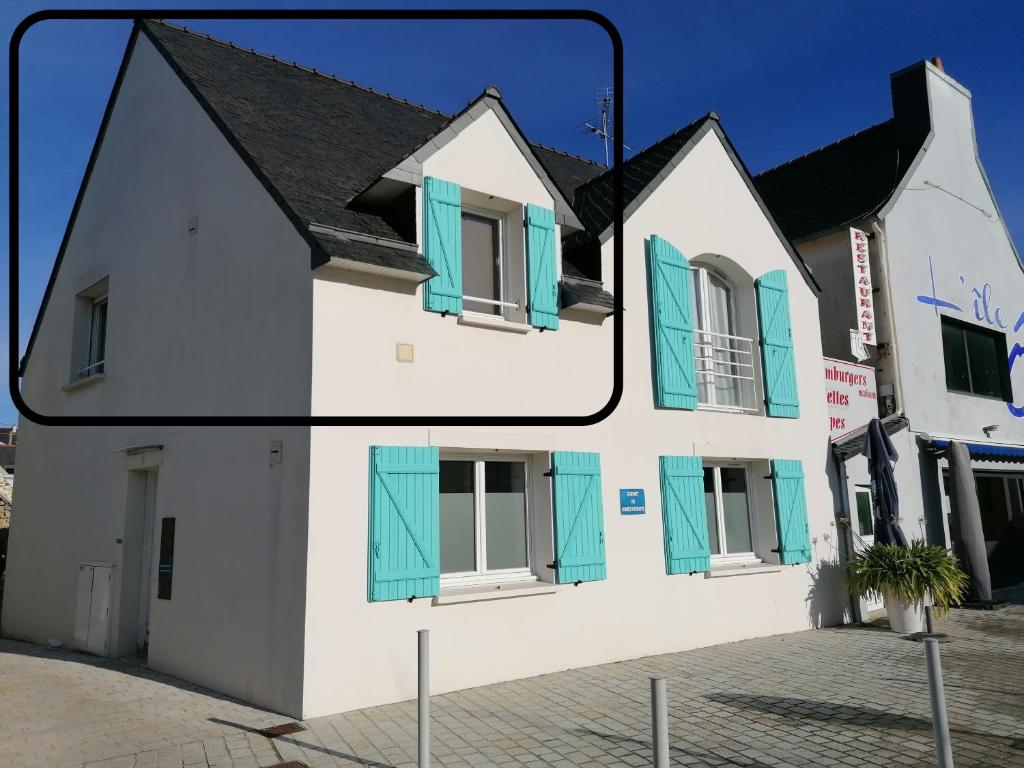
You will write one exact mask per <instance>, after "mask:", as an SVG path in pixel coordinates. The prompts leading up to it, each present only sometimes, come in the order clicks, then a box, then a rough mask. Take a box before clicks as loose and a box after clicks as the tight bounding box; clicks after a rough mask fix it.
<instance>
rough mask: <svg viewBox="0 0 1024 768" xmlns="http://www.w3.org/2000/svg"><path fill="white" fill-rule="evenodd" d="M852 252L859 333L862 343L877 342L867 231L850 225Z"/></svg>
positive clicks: (857, 329)
mask: <svg viewBox="0 0 1024 768" xmlns="http://www.w3.org/2000/svg"><path fill="white" fill-rule="evenodd" d="M850 252H851V254H852V255H853V284H854V287H855V289H856V302H857V303H856V306H857V328H856V331H857V334H858V335H859V340H860V343H861V344H877V343H878V337H877V336H876V335H875V297H874V295H873V293H872V285H871V256H870V254H869V252H868V235H867V233H866V232H864V231H862V230H859V229H854V228H853V227H850Z"/></svg>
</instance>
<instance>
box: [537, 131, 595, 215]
mask: <svg viewBox="0 0 1024 768" xmlns="http://www.w3.org/2000/svg"><path fill="white" fill-rule="evenodd" d="M532 146H533V151H534V152H535V153H536V155H537V159H538V160H540V163H541V165H543V166H544V169H545V170H546V171H547V172H548V175H549V176H550V177H551V179H552V180H553V181H554V182H555V184H557V185H558V188H559V189H560V190H561V191H562V194H563V195H565V199H566V200H568V201H569V202H570V203H571V202H572V201H573V193H574V192H575V191H576V189H577V188H578V187H580V186H581V185H583V184H584V183H586V182H588V181H590V180H591V179H595V178H597V177H598V176H600V175H601V174H603V173H605V172H606V171H607V170H608V169H607V168H605V167H604V166H603V165H600V164H599V163H595V162H593V161H592V160H587V159H585V158H582V157H577V156H576V155H570V154H567V153H566V152H562V151H561V150H559V149H553V148H551V147H546V146H544V145H543V144H533V145H532ZM573 207H574V208H575V206H573Z"/></svg>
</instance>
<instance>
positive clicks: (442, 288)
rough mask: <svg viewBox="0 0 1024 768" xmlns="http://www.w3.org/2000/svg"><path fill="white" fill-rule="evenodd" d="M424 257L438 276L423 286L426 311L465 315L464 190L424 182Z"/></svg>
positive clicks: (445, 183)
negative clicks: (463, 294) (463, 295)
mask: <svg viewBox="0 0 1024 768" xmlns="http://www.w3.org/2000/svg"><path fill="white" fill-rule="evenodd" d="M423 256H424V258H426V260H427V262H428V263H429V264H430V266H432V267H433V268H434V271H435V272H437V275H435V276H434V277H432V278H430V279H429V280H427V282H426V283H424V285H423V308H424V309H425V310H427V311H429V312H450V313H451V314H453V315H458V314H461V313H462V188H461V187H460V186H459V185H458V184H456V183H454V182H452V181H442V180H441V179H435V178H433V177H432V176H427V177H425V178H424V179H423Z"/></svg>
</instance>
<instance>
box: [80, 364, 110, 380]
mask: <svg viewBox="0 0 1024 768" xmlns="http://www.w3.org/2000/svg"><path fill="white" fill-rule="evenodd" d="M105 362H106V360H97V361H96V362H95V363H91V364H90V365H87V366H85V367H84V368H79V369H78V378H80V379H84V378H86V377H87V376H92V375H93V374H94V373H103V364H104V363H105Z"/></svg>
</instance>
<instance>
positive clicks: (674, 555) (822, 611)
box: [3, 22, 845, 717]
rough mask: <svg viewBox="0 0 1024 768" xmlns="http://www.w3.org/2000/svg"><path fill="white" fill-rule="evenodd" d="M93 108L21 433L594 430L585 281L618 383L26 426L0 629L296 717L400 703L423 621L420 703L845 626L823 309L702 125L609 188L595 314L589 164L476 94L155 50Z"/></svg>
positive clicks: (585, 391) (392, 406)
mask: <svg viewBox="0 0 1024 768" xmlns="http://www.w3.org/2000/svg"><path fill="white" fill-rule="evenodd" d="M119 83H120V84H119V87H118V88H117V89H116V91H115V96H114V97H113V99H112V107H111V108H110V110H109V115H108V118H107V119H106V120H105V125H104V128H103V130H102V131H101V139H100V141H99V143H98V149H97V151H96V153H95V155H94V158H93V161H92V162H91V163H90V169H89V171H88V172H87V178H86V182H85V183H84V184H83V191H82V193H81V195H80V200H79V203H78V204H77V205H76V210H75V213H74V214H73V216H72V221H71V223H70V224H69V229H68V235H67V236H66V238H65V243H64V245H63V246H62V250H61V253H60V255H59V257H58V264H57V267H56V268H55V270H54V276H53V278H52V280H51V285H50V288H49V289H48V294H47V299H46V300H45V302H44V307H43V310H42V311H41V314H40V318H39V320H38V322H37V325H36V328H35V330H34V334H33V341H32V343H31V344H30V347H29V351H28V353H27V354H26V359H25V361H24V364H23V392H24V397H25V399H26V401H27V402H28V404H29V405H30V406H32V407H34V408H36V409H38V410H39V411H41V412H44V413H49V414H57V413H60V414H96V415H103V414H124V413H131V412H139V411H143V412H145V411H151V410H152V409H153V408H154V407H156V408H160V409H162V410H163V412H166V413H182V414H195V413H225V412H232V413H242V414H255V415H259V414H283V413H293V414H310V413H312V414H345V413H367V414H374V413H381V414H390V415H402V414H410V415H424V414H431V413H436V414H438V415H439V417H443V416H444V415H446V414H456V415H479V414H502V415H517V414H519V415H523V416H528V415H543V414H558V415H563V416H564V415H587V414H589V413H593V412H596V411H597V410H599V409H600V408H602V407H603V406H604V405H605V404H606V403H607V402H608V400H609V398H610V395H611V373H612V336H613V332H614V323H615V322H616V319H615V318H614V317H609V315H610V314H611V312H612V308H613V298H612V297H613V295H615V294H616V293H621V296H622V301H623V305H624V307H625V309H626V311H625V312H624V313H623V315H622V320H621V322H622V323H623V333H624V346H623V349H624V352H625V365H624V373H625V381H624V389H623V393H622V398H621V401H620V402H619V404H618V406H617V408H616V409H615V410H614V412H613V413H612V414H611V415H610V416H609V417H608V418H606V419H604V420H603V421H601V422H599V423H597V424H595V425H593V426H589V427H551V426H530V424H529V420H528V419H524V426H521V427H520V426H515V427H458V428H456V427H450V426H444V421H445V419H443V418H438V422H439V424H438V426H437V427H411V426H408V427H403V426H387V427H381V426H356V427H346V428H326V427H314V428H303V427H286V428H281V427H259V426H254V427H245V428H237V429H230V430H228V429H213V428H208V429H207V428H178V427H174V428H171V427H169V428H158V427H108V428H102V429H58V428H41V427H38V426H36V425H34V424H32V423H30V422H25V423H23V425H22V433H21V435H20V447H21V451H22V456H21V470H20V474H19V483H18V511H17V513H16V514H15V516H14V521H13V528H12V541H11V557H10V564H9V573H8V589H7V597H6V599H5V605H4V607H3V627H4V632H5V633H6V634H8V635H10V636H12V637H20V638H25V639H30V640H33V641H36V642H41V641H46V640H47V639H49V638H52V637H55V638H60V639H63V640H64V641H65V642H67V643H68V644H69V645H73V646H75V647H79V648H82V649H85V650H89V651H91V652H94V653H98V654H101V655H121V654H127V653H134V652H136V651H137V650H138V649H144V650H145V651H146V653H147V663H148V664H149V665H151V666H153V667H154V668H156V669H159V670H162V671H165V672H168V673H171V674H175V675H178V676H180V677H183V678H186V679H188V680H192V681H195V682H198V683H201V684H204V685H207V686H210V687H212V688H214V689H217V690H220V691H223V692H225V693H229V694H232V695H235V696H238V697H241V698H243V699H245V700H248V701H251V702H254V703H257V704H260V705H263V706H266V707H269V708H272V709H275V710H278V711H281V712H285V713H288V714H291V715H294V716H303V717H309V716H315V715H321V714H326V713H330V712H335V711H342V710H348V709H353V708H358V707H365V706H371V705H375V704H381V703H385V702H391V701H397V700H401V699H407V698H411V697H412V696H413V695H414V694H415V679H416V675H415V663H416V659H415V652H414V649H415V631H416V630H417V629H421V628H429V629H431V630H432V633H433V634H432V670H431V674H432V685H433V690H434V691H435V692H441V691H448V690H455V689H459V688H465V687H469V686H474V685H481V684H486V683H491V682H495V681H499V680H506V679H513V678H516V677H522V676H526V675H534V674H540V673H544V672H550V671H554V670H558V669H565V668H567V667H576V666H583V665H587V664H596V663H602V662H608V661H613V660H618V659H626V658H632V657H637V656H642V655H647V654H653V653H661V652H668V651H674V650H680V649H684V648H691V647H697V646H702V645H709V644H713V643H720V642H727V641H732V640H738V639H741V638H746V637H753V636H761V635H768V634H774V633H780V632H788V631H796V630H800V629H805V628H808V627H813V626H820V625H823V624H834V623H837V622H839V621H840V620H842V618H843V611H844V608H843V606H844V604H845V598H844V597H843V590H842V581H841V578H840V576H839V572H838V568H837V566H836V559H837V556H838V554H837V550H836V547H837V541H836V530H835V524H834V520H833V514H832V498H831V495H830V489H829V486H828V479H827V472H828V466H827V463H828V461H827V459H828V451H827V446H828V431H827V422H826V409H825V404H824V400H823V398H822V397H821V396H820V394H821V391H822V389H823V376H822V371H821V355H822V348H821V339H820V333H819V326H818V323H817V322H815V320H816V318H817V313H818V298H817V286H816V285H815V283H814V279H813V277H812V276H811V275H810V272H809V271H808V270H807V268H806V265H805V264H804V263H803V261H802V260H801V259H800V257H799V255H798V254H797V253H796V252H795V251H794V250H793V248H792V246H791V245H790V244H789V242H788V241H787V240H786V238H785V237H783V236H782V234H781V232H780V231H779V229H778V227H777V226H776V224H775V222H774V220H773V219H772V217H771V215H770V214H769V213H768V211H767V209H766V208H765V206H764V205H763V203H762V201H761V200H760V198H759V196H758V195H757V193H756V191H755V189H754V187H753V184H752V182H751V179H750V176H749V174H748V173H747V171H746V169H745V167H744V166H743V164H742V162H741V161H740V160H739V159H738V157H737V156H736V153H735V151H734V149H733V148H732V146H731V144H730V142H729V140H728V138H727V137H726V135H725V133H724V132H723V130H722V128H721V126H720V124H719V121H718V118H717V116H714V115H709V116H707V117H705V118H701V119H700V120H697V121H695V122H694V123H692V124H690V125H688V126H686V127H685V128H683V129H681V130H680V131H678V132H676V133H674V134H672V135H671V136H669V137H667V138H665V139H664V140H662V141H660V142H658V143H657V144H655V145H654V146H652V147H650V148H649V149H647V150H645V151H643V152H641V153H639V154H638V155H637V156H636V157H634V158H632V159H631V160H630V161H629V162H628V163H627V164H626V167H625V169H624V170H625V177H626V200H627V203H628V205H627V208H626V216H627V219H626V224H625V228H624V232H623V238H624V240H623V245H624V252H625V264H624V267H625V269H624V273H625V274H624V284H623V285H621V286H620V285H616V284H615V282H614V280H613V279H612V276H613V274H614V270H613V263H612V249H613V240H612V230H611V220H612V207H611V202H610V201H611V195H610V189H611V174H610V172H606V171H605V169H604V168H602V167H600V166H597V165H594V164H592V163H589V162H587V161H583V160H580V159H578V158H573V157H571V156H569V155H565V154H563V153H560V152H557V151H555V150H551V149H547V148H543V147H537V146H531V145H530V144H529V143H527V142H526V140H525V139H524V138H523V137H522V135H521V134H520V133H519V130H518V128H517V127H516V126H515V123H514V121H513V120H512V118H511V116H510V115H509V114H508V112H507V111H506V109H505V107H504V105H503V103H502V101H501V99H500V96H499V95H498V93H497V92H496V91H495V90H493V89H488V91H486V92H485V93H484V94H483V95H482V96H481V97H480V98H479V99H477V100H475V101H474V102H472V103H471V104H470V106H469V107H467V109H466V110H464V111H463V112H462V113H460V114H459V115H456V116H454V117H450V116H446V115H441V114H439V113H436V112H432V111H430V110H426V109H423V108H419V107H415V106H412V105H409V104H407V103H405V102H401V101H399V100H395V99H392V98H390V97H386V96H384V95H383V94H378V93H373V92H370V91H368V90H367V89H362V88H358V87H357V86H354V85H351V84H346V83H342V82H338V81H335V80H332V79H331V78H328V77H325V76H323V75H319V74H316V73H313V72H310V71H308V70H303V69H301V68H298V67H294V66H291V65H287V64H284V63H282V62H278V61H273V60H271V59H269V58H268V57H263V56H260V55H257V54H253V53H251V52H247V51H242V50H239V49H237V48H234V47H230V46H228V45H227V44H224V43H221V42H218V41H213V40H210V39H207V38H205V37H202V36H198V35H195V34H192V33H188V32H185V31H181V30H179V29H177V28H175V27H171V26H169V25H163V24H156V23H151V22H144V23H142V24H141V25H140V26H138V27H137V28H136V31H135V33H133V40H132V43H131V44H130V47H129V54H128V55H127V57H126V64H125V66H124V68H123V71H122V74H121V76H120V77H119ZM325 117H327V118H329V119H326V120H325V119H324V118H325ZM310 121H316V125H315V126H314V125H311V123H310ZM324 125H326V127H323V128H321V126H324ZM321 130H323V131H326V132H327V133H326V134H324V133H322V132H321ZM143 137H144V140H143ZM335 168H336V169H340V170H338V171H337V172H334V173H328V172H326V171H325V170H324V169H335ZM303 174H305V175H303ZM108 304H109V324H108V314H107V306H108ZM214 360H215V361H218V362H219V367H220V369H221V370H222V371H226V372H227V374H226V375H225V376H224V377H223V378H213V377H210V376H206V377H200V376H195V375H191V374H192V371H193V369H195V370H196V371H201V370H210V371H212V370H214V368H213V367H211V366H209V365H208V362H209V361H214ZM204 365H207V367H205V368H204V367H203V366H204Z"/></svg>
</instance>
